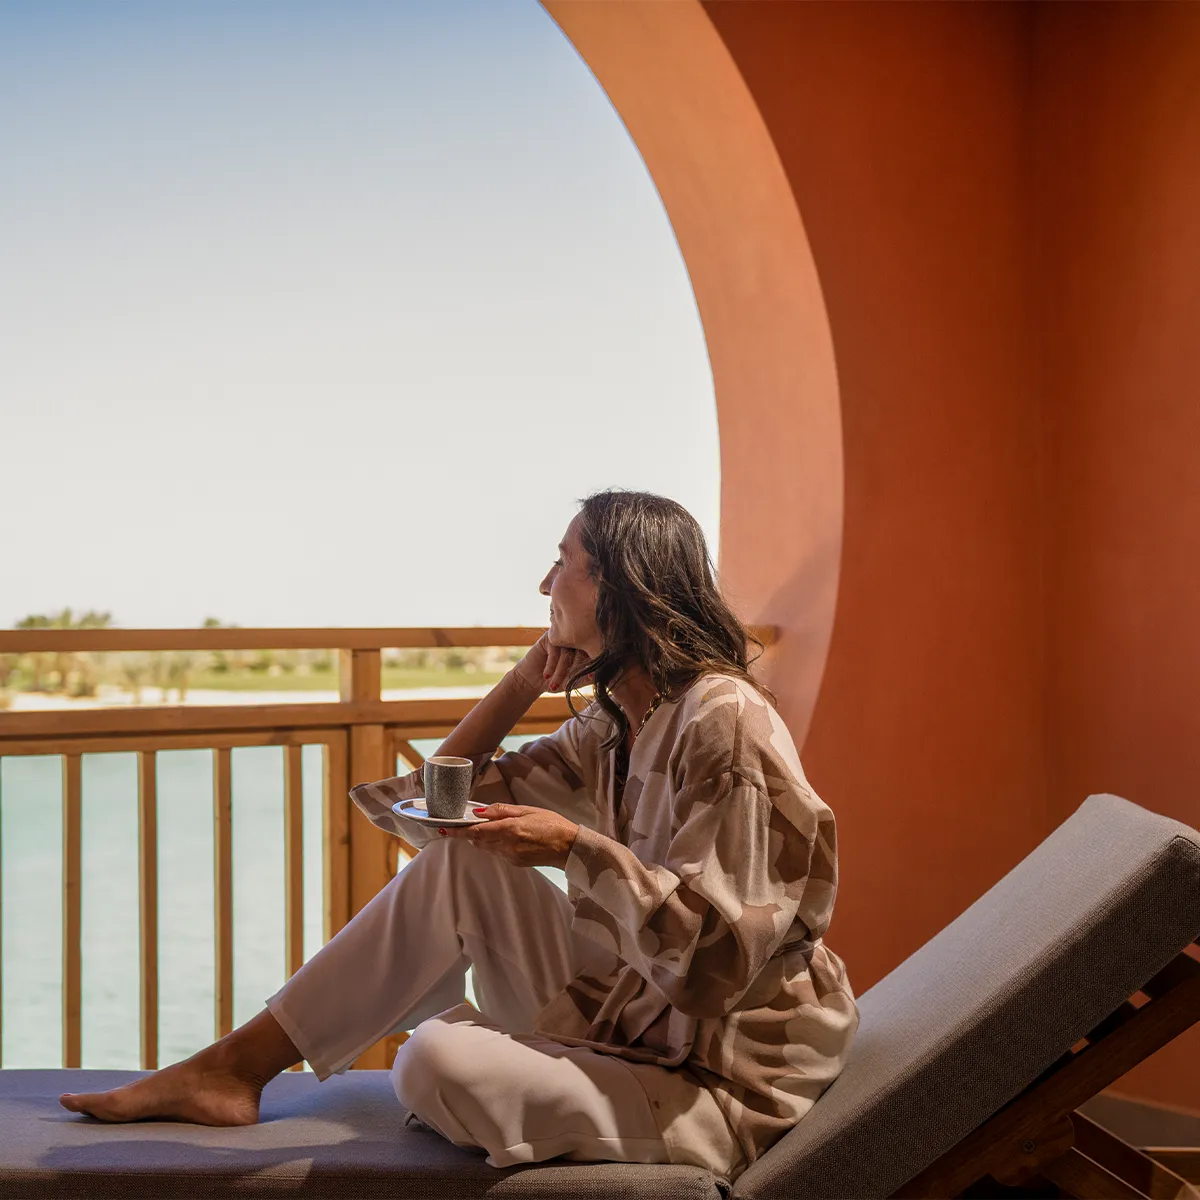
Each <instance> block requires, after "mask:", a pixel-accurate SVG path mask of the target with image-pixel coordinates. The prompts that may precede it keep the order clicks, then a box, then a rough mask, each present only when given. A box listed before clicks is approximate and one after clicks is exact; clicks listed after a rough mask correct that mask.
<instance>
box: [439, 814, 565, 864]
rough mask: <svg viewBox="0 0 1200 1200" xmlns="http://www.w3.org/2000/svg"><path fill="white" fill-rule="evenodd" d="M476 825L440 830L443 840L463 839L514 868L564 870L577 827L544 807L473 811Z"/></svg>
mask: <svg viewBox="0 0 1200 1200" xmlns="http://www.w3.org/2000/svg"><path fill="white" fill-rule="evenodd" d="M473 811H474V812H475V814H476V815H477V816H482V817H486V818H487V820H486V822H484V823H483V824H480V825H456V826H452V827H451V828H449V829H446V828H441V829H439V830H438V833H440V834H442V836H443V837H461V838H466V840H467V841H468V842H474V844H475V845H476V846H480V847H482V848H483V849H484V850H489V851H491V853H493V854H498V855H499V856H500V857H501V858H503V859H504V860H505V861H507V862H510V863H512V864H513V865H514V866H517V867H565V866H566V865H567V856H568V855H569V854H570V853H571V847H572V846H573V845H574V843H575V835H576V834H577V833H578V832H579V826H578V825H576V824H575V822H574V821H568V820H567V818H566V817H564V816H562V815H561V814H560V813H556V812H552V811H551V810H550V809H548V808H532V807H530V806H529V805H527V804H489V805H488V806H487V807H486V808H476V809H474V810H473Z"/></svg>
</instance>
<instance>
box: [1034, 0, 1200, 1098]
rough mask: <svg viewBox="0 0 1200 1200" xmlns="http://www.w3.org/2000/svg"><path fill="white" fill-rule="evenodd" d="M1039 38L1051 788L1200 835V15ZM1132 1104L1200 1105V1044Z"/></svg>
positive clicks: (1149, 1065)
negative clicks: (1119, 801)
mask: <svg viewBox="0 0 1200 1200" xmlns="http://www.w3.org/2000/svg"><path fill="white" fill-rule="evenodd" d="M1034 46H1035V57H1034V65H1035V73H1034V80H1035V84H1034V107H1035V110H1036V112H1037V113H1038V116H1039V121H1038V123H1037V137H1036V139H1035V150H1036V158H1035V162H1034V177H1033V181H1032V189H1033V191H1034V193H1035V194H1036V195H1037V197H1038V201H1039V205H1040V210H1041V222H1040V237H1039V248H1038V251H1039V261H1038V266H1037V279H1038V281H1039V293H1040V303H1041V306H1042V307H1041V314H1040V326H1041V329H1042V331H1043V336H1042V339H1041V347H1040V350H1041V361H1042V365H1043V371H1044V376H1043V380H1042V395H1043V397H1044V406H1045V411H1046V418H1047V433H1048V438H1049V444H1050V451H1051V456H1050V464H1051V470H1050V472H1049V492H1048V497H1049V521H1048V531H1049V534H1050V539H1049V554H1048V556H1047V566H1048V570H1047V584H1048V592H1049V594H1048V614H1049V630H1050V637H1049V647H1050V671H1049V678H1048V682H1049V689H1050V690H1049V699H1050V703H1049V712H1048V716H1049V729H1050V745H1051V746H1052V747H1053V751H1054V752H1053V754H1052V755H1051V758H1050V763H1049V766H1050V785H1051V795H1052V796H1053V798H1054V804H1055V809H1056V812H1057V814H1058V816H1059V817H1060V818H1061V817H1062V816H1064V815H1065V814H1066V813H1067V811H1068V810H1069V809H1070V808H1071V807H1072V806H1073V804H1074V803H1075V801H1076V800H1077V799H1078V798H1080V797H1082V796H1085V795H1087V794H1088V793H1089V792H1095V791H1112V792H1117V793H1118V794H1119V795H1123V796H1127V797H1129V799H1131V800H1134V801H1136V802H1137V803H1139V804H1142V805H1144V806H1145V807H1146V808H1151V809H1154V810H1155V811H1157V812H1161V813H1165V814H1166V815H1167V816H1171V817H1175V818H1177V819H1179V820H1181V821H1185V822H1187V823H1188V824H1189V825H1192V826H1193V827H1196V828H1200V6H1197V5H1194V4H1190V5H1189V4H1180V5H1170V4H1164V5H1159V4H1149V5H1147V4H1142V5H1130V6H1126V5H1120V4H1116V5H1107V4H1101V5H1096V6H1094V7H1093V6H1090V5H1089V6H1085V7H1084V8H1083V9H1080V8H1079V7H1078V6H1072V5H1062V6H1059V5H1053V4H1051V5H1046V6H1044V7H1042V8H1039V10H1038V12H1037V24H1036V38H1035V42H1034ZM1118 1090H1120V1091H1122V1092H1125V1093H1127V1094H1130V1095H1142V1096H1147V1097H1151V1098H1154V1099H1157V1100H1160V1101H1163V1102H1166V1103H1173V1104H1177V1105H1181V1106H1185V1107H1189V1108H1191V1109H1195V1110H1200V1030H1197V1029H1193V1030H1192V1031H1191V1032H1190V1033H1188V1034H1185V1035H1184V1036H1183V1037H1181V1038H1179V1039H1178V1040H1177V1041H1176V1042H1175V1043H1173V1044H1172V1045H1170V1046H1168V1047H1166V1048H1165V1049H1163V1050H1162V1051H1160V1052H1159V1053H1158V1054H1157V1055H1155V1056H1154V1058H1152V1059H1150V1060H1149V1061H1148V1062H1146V1063H1145V1064H1143V1066H1141V1067H1139V1068H1138V1069H1137V1070H1135V1071H1133V1072H1131V1073H1130V1074H1129V1075H1128V1076H1126V1077H1125V1078H1124V1079H1123V1080H1122V1081H1121V1082H1120V1084H1119V1085H1118Z"/></svg>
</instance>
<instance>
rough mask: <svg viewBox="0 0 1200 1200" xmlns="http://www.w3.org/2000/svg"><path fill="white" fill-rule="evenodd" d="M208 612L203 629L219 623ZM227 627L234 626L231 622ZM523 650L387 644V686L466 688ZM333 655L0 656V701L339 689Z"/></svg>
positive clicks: (72, 622) (42, 623) (96, 617)
mask: <svg viewBox="0 0 1200 1200" xmlns="http://www.w3.org/2000/svg"><path fill="white" fill-rule="evenodd" d="M112 625H113V622H112V615H111V614H110V613H97V612H91V611H89V612H86V613H82V614H81V615H80V616H78V617H76V616H75V615H74V614H73V613H72V611H71V609H69V608H65V609H63V610H62V611H61V612H59V613H56V614H53V615H42V614H36V615H32V616H29V617H26V618H25V619H24V620H23V621H19V622H18V623H17V626H16V627H17V628H18V629H106V628H111V627H112ZM221 627H222V625H221V622H220V621H218V620H217V619H216V618H215V617H209V618H207V619H206V620H205V622H204V628H206V629H215V628H221ZM230 628H234V627H233V626H230ZM524 653H525V649H524V647H498V646H480V647H468V648H457V647H456V648H452V649H436V650H395V649H393V650H384V651H383V680H382V685H383V688H384V689H385V690H391V689H398V688H430V687H468V686H476V685H487V684H492V683H495V682H496V681H497V680H499V679H501V678H502V677H503V676H504V674H505V672H507V671H508V669H509V668H510V667H511V666H512V664H513V663H515V662H517V661H519V660H520V658H521V657H522V655H523V654H524ZM336 666H337V657H336V654H335V653H334V652H333V651H331V650H213V651H205V652H197V651H159V652H154V653H140V652H132V651H122V652H113V653H91V652H88V653H69V652H66V653H59V652H54V653H36V654H23V655H15V654H10V655H0V708H3V707H6V706H7V704H9V703H11V697H12V694H13V693H14V692H42V693H45V694H48V695H59V696H67V697H77V698H87V697H96V696H100V695H103V694H109V695H111V694H112V693H113V692H114V691H115V692H117V693H121V694H125V695H131V696H132V699H133V702H134V703H135V704H137V703H141V701H142V699H143V693H144V690H145V689H146V688H148V687H152V688H155V689H156V693H155V698H156V699H157V698H159V697H161V699H162V700H163V701H164V702H166V701H170V700H174V701H175V702H177V703H182V702H183V701H184V700H186V698H187V694H188V691H189V690H191V689H197V688H198V689H203V690H206V691H207V690H213V691H237V692H243V691H267V692H271V691H279V692H301V691H314V692H330V691H332V692H336V691H337V689H338V672H337V670H336Z"/></svg>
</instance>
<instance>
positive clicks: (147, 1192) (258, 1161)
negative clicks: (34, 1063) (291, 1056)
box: [0, 1071, 728, 1200]
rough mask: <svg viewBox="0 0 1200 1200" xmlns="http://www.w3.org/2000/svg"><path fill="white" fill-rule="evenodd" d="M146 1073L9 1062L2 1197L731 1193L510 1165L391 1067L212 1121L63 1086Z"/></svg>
mask: <svg viewBox="0 0 1200 1200" xmlns="http://www.w3.org/2000/svg"><path fill="white" fill-rule="evenodd" d="M139 1074H141V1072H138V1071H0V1196H39V1197H45V1196H88V1197H100V1196H145V1197H168V1196H188V1197H191V1196H198V1195H203V1196H218V1195H236V1196H295V1195H310V1196H337V1197H345V1198H347V1200H348V1198H349V1197H359V1196H362V1197H375V1196H378V1197H388V1198H389V1200H402V1198H409V1197H411V1198H413V1200H417V1198H418V1197H419V1198H420V1200H425V1198H426V1197H430V1198H431V1200H434V1198H440V1197H447V1198H449V1197H453V1198H454V1200H458V1198H459V1197H470V1196H493V1197H506V1196H514V1197H517V1196H519V1197H531V1198H532V1197H544V1198H547V1200H549V1198H550V1197H555V1198H558V1197H580V1198H581V1200H588V1198H589V1197H605V1198H607V1200H615V1198H618V1197H619V1198H620V1200H629V1198H630V1197H633V1196H641V1195H652V1196H655V1197H656V1198H657V1197H660V1196H661V1197H665V1198H667V1200H720V1197H721V1196H722V1195H723V1194H724V1195H727V1194H728V1185H727V1184H725V1181H724V1180H721V1181H720V1186H718V1181H717V1180H715V1179H714V1177H713V1176H712V1175H711V1174H710V1173H709V1172H708V1171H703V1170H701V1169H699V1168H698V1167H674V1166H657V1165H655V1166H639V1165H636V1164H631V1163H572V1162H566V1161H565V1160H562V1159H558V1160H554V1161H551V1162H546V1163H536V1164H531V1165H530V1166H525V1167H508V1168H505V1169H503V1170H498V1169H497V1168H495V1167H490V1166H488V1164H487V1163H486V1162H484V1158H485V1153H484V1151H482V1150H471V1149H462V1148H460V1147H457V1146H453V1145H451V1143H449V1142H448V1141H446V1140H445V1139H444V1138H443V1137H442V1136H441V1135H440V1134H437V1133H435V1132H433V1131H432V1130H430V1129H426V1128H424V1127H422V1126H419V1125H415V1124H414V1125H409V1126H407V1127H405V1124H404V1121H405V1117H406V1116H407V1114H406V1113H405V1111H404V1109H403V1108H402V1107H401V1106H400V1102H399V1101H398V1100H397V1099H396V1093H395V1092H394V1091H393V1090H392V1085H391V1081H390V1079H389V1077H388V1072H386V1071H351V1072H349V1073H348V1074H346V1075H335V1076H334V1077H333V1078H331V1079H328V1080H326V1082H325V1083H317V1081H316V1079H315V1077H314V1076H313V1075H311V1074H309V1073H307V1072H304V1073H300V1072H288V1073H287V1074H284V1075H281V1076H280V1077H279V1078H278V1079H275V1080H273V1081H272V1082H271V1083H270V1084H269V1085H268V1087H267V1090H266V1091H265V1092H264V1093H263V1105H262V1110H261V1121H260V1123H259V1124H258V1125H250V1126H244V1127H242V1128H238V1129H210V1128H206V1127H204V1126H200V1125H183V1124H179V1123H173V1122H168V1121H146V1122H139V1123H137V1124H133V1125H103V1124H101V1123H100V1122H97V1121H92V1120H89V1119H88V1118H85V1117H79V1116H76V1115H74V1114H73V1113H69V1112H67V1111H66V1110H65V1109H64V1108H62V1107H61V1106H60V1105H59V1103H58V1097H59V1094H60V1093H62V1092H64V1091H66V1092H79V1091H96V1090H99V1089H102V1088H109V1087H115V1086H116V1085H118V1084H120V1083H126V1082H128V1081H129V1080H130V1079H135V1078H137V1077H138V1075H139Z"/></svg>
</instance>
